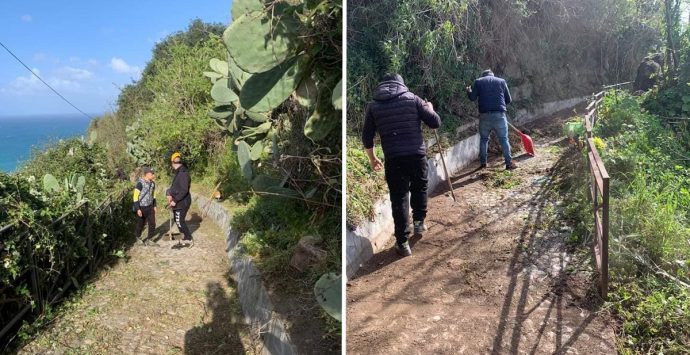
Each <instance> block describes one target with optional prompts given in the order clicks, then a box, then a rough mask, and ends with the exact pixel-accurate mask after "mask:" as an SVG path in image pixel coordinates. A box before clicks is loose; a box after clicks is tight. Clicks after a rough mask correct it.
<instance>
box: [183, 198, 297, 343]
mask: <svg viewBox="0 0 690 355" xmlns="http://www.w3.org/2000/svg"><path fill="white" fill-rule="evenodd" d="M192 196H193V198H194V201H195V202H196V203H197V205H198V206H199V209H201V210H203V209H204V208H206V206H207V204H208V203H209V199H208V198H206V197H204V196H201V195H198V194H192ZM206 218H208V219H210V220H212V221H213V222H214V223H215V224H216V225H218V227H220V228H221V229H222V230H223V234H224V235H225V238H226V244H227V246H226V249H225V250H226V251H227V252H228V259H229V261H230V272H231V275H232V278H233V279H234V280H235V282H236V283H237V294H238V295H239V299H240V305H241V306H242V312H243V313H244V318H245V322H246V323H247V324H249V325H250V326H251V330H252V332H259V333H261V341H262V343H263V345H264V346H263V353H264V354H272V355H278V354H280V355H282V354H288V355H290V354H296V353H297V351H296V349H295V347H294V346H293V345H292V343H291V341H290V337H289V336H288V333H287V330H286V328H285V321H284V320H282V319H280V317H279V316H278V315H277V314H276V313H274V312H273V305H272V304H271V301H270V299H269V298H268V293H267V292H266V288H265V287H264V286H263V284H262V281H261V273H260V272H259V270H258V269H257V268H256V266H255V265H254V263H253V262H252V260H251V258H249V257H248V256H245V255H242V251H241V247H240V246H239V239H240V235H239V233H237V232H236V231H233V230H232V228H231V227H230V219H231V216H230V214H229V213H228V211H227V210H226V209H225V208H224V207H223V206H222V205H220V204H219V203H216V202H215V201H210V205H208V214H207V215H206Z"/></svg>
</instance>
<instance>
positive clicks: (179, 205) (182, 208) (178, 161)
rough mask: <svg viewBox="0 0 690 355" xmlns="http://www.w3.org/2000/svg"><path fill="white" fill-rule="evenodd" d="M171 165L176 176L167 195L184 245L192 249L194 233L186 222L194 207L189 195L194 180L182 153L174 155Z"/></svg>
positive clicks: (171, 158)
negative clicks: (182, 236)
mask: <svg viewBox="0 0 690 355" xmlns="http://www.w3.org/2000/svg"><path fill="white" fill-rule="evenodd" d="M170 163H171V165H172V168H173V173H174V175H173V181H172V184H171V185H170V188H169V189H168V191H166V193H165V195H166V197H167V199H168V204H170V207H171V208H172V210H173V214H174V215H175V224H177V228H178V229H179V230H180V232H182V234H183V235H184V239H183V240H184V243H185V244H186V245H187V246H189V247H192V246H194V240H193V239H192V233H191V232H190V231H189V227H187V222H186V221H185V218H186V217H187V212H188V211H189V208H190V207H192V195H191V194H190V193H189V189H190V187H191V185H192V178H191V177H190V176H189V171H188V170H187V167H185V166H184V165H183V164H182V155H181V154H180V153H177V152H175V153H173V154H172V156H171V157H170Z"/></svg>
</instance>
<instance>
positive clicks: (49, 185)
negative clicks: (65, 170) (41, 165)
mask: <svg viewBox="0 0 690 355" xmlns="http://www.w3.org/2000/svg"><path fill="white" fill-rule="evenodd" d="M43 190H45V191H48V192H58V191H60V190H61V188H60V183H59V182H58V180H57V179H56V178H55V176H53V175H51V174H45V175H44V176H43Z"/></svg>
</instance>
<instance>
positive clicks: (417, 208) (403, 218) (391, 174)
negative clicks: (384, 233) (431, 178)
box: [385, 155, 428, 244]
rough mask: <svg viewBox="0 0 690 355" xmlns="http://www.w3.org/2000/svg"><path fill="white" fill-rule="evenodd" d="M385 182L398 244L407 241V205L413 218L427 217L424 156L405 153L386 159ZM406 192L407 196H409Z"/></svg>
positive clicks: (408, 233) (426, 181) (417, 219)
mask: <svg viewBox="0 0 690 355" xmlns="http://www.w3.org/2000/svg"><path fill="white" fill-rule="evenodd" d="M385 165H386V182H387V183H388V190H389V192H390V198H391V210H392V212H393V222H394V223H395V240H396V241H397V242H398V244H402V243H404V242H406V241H407V239H408V238H409V235H410V230H409V207H408V206H411V207H412V219H413V220H414V221H423V220H424V218H426V203H427V196H426V191H427V184H428V180H427V176H426V174H427V164H426V157H424V156H417V155H414V156H405V157H395V158H391V159H386V164H385ZM408 193H409V196H410V197H409V199H408Z"/></svg>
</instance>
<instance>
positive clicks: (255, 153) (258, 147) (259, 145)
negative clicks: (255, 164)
mask: <svg viewBox="0 0 690 355" xmlns="http://www.w3.org/2000/svg"><path fill="white" fill-rule="evenodd" d="M263 150H264V144H263V142H262V141H256V143H254V145H253V146H252V150H251V152H250V154H249V155H250V158H251V159H252V160H259V158H261V152H263Z"/></svg>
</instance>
